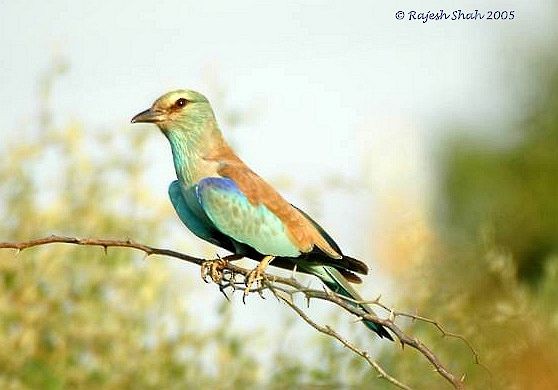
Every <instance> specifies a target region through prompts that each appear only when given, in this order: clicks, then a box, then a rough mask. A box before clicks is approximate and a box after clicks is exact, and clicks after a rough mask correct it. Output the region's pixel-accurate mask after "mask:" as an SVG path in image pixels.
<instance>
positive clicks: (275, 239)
mask: <svg viewBox="0 0 558 390" xmlns="http://www.w3.org/2000/svg"><path fill="white" fill-rule="evenodd" d="M131 122H132V123H151V124H155V125H156V126H157V127H158V128H159V129H160V131H161V132H162V133H163V135H164V136H165V137H166V138H167V140H168V141H169V143H170V149H171V152H172V159H173V163H174V168H175V171H176V176H177V180H174V181H173V182H172V183H171V184H170V186H169V189H168V193H169V197H170V200H171V202H172V205H173V206H174V209H175V210H176V213H177V214H178V217H179V219H180V220H181V221H182V222H183V223H184V225H186V227H187V228H188V229H189V230H190V231H191V232H192V233H194V234H195V235H196V236H197V237H199V238H201V239H202V240H205V241H207V242H209V243H211V244H214V245H216V246H218V247H221V248H224V249H226V250H227V251H229V252H231V253H233V256H234V255H235V256H237V258H242V257H245V258H249V259H253V260H256V261H258V262H259V263H258V266H257V267H256V268H255V269H254V270H253V271H252V272H250V273H249V275H248V277H247V282H246V285H247V287H246V290H245V294H247V292H248V291H249V288H250V285H251V284H252V282H254V281H257V280H261V278H262V277H263V274H264V271H265V269H266V267H267V266H268V265H269V264H272V265H273V266H277V267H280V268H285V269H291V270H293V269H296V270H298V271H301V272H303V273H306V274H311V275H314V276H316V277H318V278H319V279H320V280H321V281H322V282H323V283H324V284H325V286H326V287H327V288H329V289H330V290H331V291H333V292H335V293H337V294H340V295H342V296H345V297H347V298H349V299H350V300H349V301H348V302H351V304H352V305H354V306H359V307H360V308H361V309H362V310H363V311H364V312H366V313H371V314H374V312H373V310H372V308H371V307H370V306H369V305H366V304H364V303H361V302H362V299H361V297H360V296H359V294H358V293H357V291H356V290H355V289H354V288H353V286H351V284H350V283H349V282H352V283H360V282H362V280H361V278H360V277H359V276H358V275H357V274H362V275H366V274H367V273H368V267H367V265H366V264H365V263H364V262H362V261H360V260H357V259H355V258H352V257H349V256H346V255H344V254H343V253H342V251H341V249H340V248H339V246H338V245H337V244H336V243H335V241H334V240H333V239H332V238H331V236H330V235H329V234H328V233H327V232H326V231H325V230H324V229H323V228H322V227H321V226H320V225H319V224H318V223H317V222H316V221H315V220H314V219H312V218H311V217H310V216H309V215H308V214H306V213H305V212H304V211H302V210H301V209H300V208H298V207H296V206H294V205H292V204H291V203H289V202H288V201H287V200H285V198H283V197H282V196H281V195H280V194H279V193H278V192H277V191H276V190H275V189H274V188H273V187H272V186H271V185H270V184H268V183H267V182H266V181H265V180H264V179H262V178H261V177H260V176H258V175H257V174H256V173H255V172H254V171H252V170H251V169H250V168H249V167H248V166H247V165H246V164H245V163H244V162H243V161H242V160H241V159H240V158H239V157H238V156H237V155H236V154H235V152H234V151H233V149H232V148H231V147H230V146H229V144H228V143H227V142H226V140H225V138H224V137H223V134H222V132H221V130H220V128H219V126H218V124H217V120H216V118H215V114H214V111H213V109H212V107H211V104H210V102H209V100H208V99H207V98H206V97H205V96H204V95H202V94H201V93H199V92H196V91H193V90H188V89H180V90H175V91H171V92H168V93H166V94H164V95H162V96H161V97H159V98H158V99H157V100H155V102H154V103H153V104H152V105H151V107H150V108H148V109H147V110H145V111H142V112H140V113H139V114H137V115H135V116H134V117H133V118H132V120H131ZM214 266H215V264H211V265H210V268H211V269H212V270H214ZM363 322H364V324H365V325H366V326H367V327H368V328H369V329H371V330H372V331H374V332H375V333H376V334H377V335H378V336H380V338H387V339H389V340H393V338H392V336H391V335H390V333H388V332H387V330H386V328H385V327H383V326H382V325H381V324H377V323H375V322H373V321H363Z"/></svg>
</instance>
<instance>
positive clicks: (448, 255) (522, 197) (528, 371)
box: [384, 62, 558, 389]
mask: <svg viewBox="0 0 558 390" xmlns="http://www.w3.org/2000/svg"><path fill="white" fill-rule="evenodd" d="M529 76H530V77H531V80H533V79H536V78H537V77H539V80H537V81H538V82H539V84H538V87H537V88H536V89H537V91H538V92H537V93H536V94H535V96H534V97H533V101H531V102H528V103H527V104H523V105H522V111H520V112H522V115H523V116H522V118H521V120H520V121H519V122H518V123H517V124H516V125H514V126H513V128H511V129H509V130H508V131H507V132H504V133H502V132H501V129H497V130H498V131H495V132H494V134H499V135H498V136H499V137H501V138H500V139H496V140H495V139H489V138H488V137H487V136H486V135H484V136H482V135H479V136H477V137H473V136H464V135H463V134H464V132H463V131H462V132H460V133H458V135H457V136H454V137H453V138H451V139H450V140H449V141H447V143H446V145H445V148H444V152H443V153H442V155H441V159H440V161H439V166H440V170H441V175H440V176H441V179H440V183H441V191H440V199H439V202H438V203H437V209H438V217H439V223H438V225H437V227H436V228H435V230H436V232H437V234H436V236H437V237H438V240H437V243H436V244H435V245H434V247H433V248H431V251H430V253H429V255H428V256H427V259H425V260H424V261H423V262H422V263H420V264H419V265H417V266H415V267H414V268H413V269H410V270H409V274H408V275H409V277H408V279H407V280H406V281H401V283H400V284H399V286H400V288H401V289H402V296H403V303H402V305H404V306H405V307H417V308H420V312H421V313H423V314H425V315H427V316H429V317H433V318H436V319H437V320H438V321H439V322H440V323H441V324H443V325H444V326H445V327H446V328H447V329H449V330H452V331H455V332H458V333H461V334H463V335H464V336H466V337H467V339H468V340H470V341H471V342H472V343H473V345H474V346H475V347H476V349H477V351H478V353H479V355H480V358H481V362H482V363H483V364H484V365H486V367H487V368H488V370H489V371H490V372H488V370H486V369H485V368H483V367H480V366H478V365H475V364H473V359H472V356H471V353H470V352H469V351H467V348H466V347H465V346H464V344H463V343H461V342H460V341H459V340H454V339H451V338H441V337H440V334H439V332H438V331H437V330H436V329H434V328H433V327H431V326H429V325H427V324H424V323H420V322H416V323H413V324H411V325H410V330H411V331H412V332H415V333H416V334H417V336H418V337H420V338H421V339H423V340H424V341H425V342H427V343H428V344H429V345H432V346H433V347H434V350H435V351H437V352H438V353H439V354H440V356H441V357H442V360H443V361H445V362H449V366H450V367H451V369H452V370H454V371H455V372H464V373H465V374H466V383H468V384H469V385H471V387H472V388H489V386H492V388H496V389H556V388H558V373H557V371H556V367H558V314H557V313H558V279H557V277H558V63H556V62H545V64H544V68H543V69H542V70H541V71H540V73H538V74H536V75H534V74H531V75H529ZM467 133H476V134H479V133H478V132H474V131H470V130H469V131H467ZM453 134H455V132H454V133H453ZM491 136H494V137H496V135H491ZM411 291H412V293H410V292H411ZM385 355H386V356H385V357H384V358H385V359H389V358H390V357H391V358H392V359H391V361H392V362H393V365H392V366H391V367H390V368H391V369H392V372H395V374H396V375H398V376H401V377H403V378H409V380H410V383H411V384H414V385H416V386H418V387H419V388H431V387H432V386H433V385H435V384H436V383H438V382H435V381H434V380H435V379H434V378H433V377H428V376H424V375H422V374H421V375H417V372H419V373H422V372H425V371H424V370H425V369H426V366H425V363H424V362H423V361H422V359H420V358H418V357H416V358H409V356H407V358H404V357H403V356H399V358H395V357H396V356H397V355H398V354H397V353H394V352H393V351H388V350H386V351H385ZM399 355H400V354H399ZM436 386H443V384H442V383H441V382H440V383H439V384H438V385H436Z"/></svg>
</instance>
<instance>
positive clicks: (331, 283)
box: [309, 266, 393, 341]
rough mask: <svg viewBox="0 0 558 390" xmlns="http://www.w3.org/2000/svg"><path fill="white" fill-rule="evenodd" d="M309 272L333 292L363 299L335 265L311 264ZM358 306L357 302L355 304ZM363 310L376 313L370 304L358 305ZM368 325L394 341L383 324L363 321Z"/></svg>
mask: <svg viewBox="0 0 558 390" xmlns="http://www.w3.org/2000/svg"><path fill="white" fill-rule="evenodd" d="M309 268H310V269H309V272H310V273H311V274H313V275H315V276H317V277H318V278H320V280H321V281H322V282H323V283H324V284H325V285H326V286H327V287H328V288H329V289H330V290H331V291H333V292H335V293H337V294H340V295H344V296H346V297H348V298H351V299H354V300H356V301H359V300H362V298H361V297H360V295H359V294H358V293H357V292H356V290H355V289H354V288H353V287H352V286H351V285H350V284H349V282H347V280H345V278H344V277H343V276H342V275H341V273H340V272H339V271H338V270H337V269H335V268H334V267H330V266H311V267H309ZM355 306H356V304H355ZM358 306H359V307H360V308H361V309H362V310H364V311H365V312H367V313H369V314H374V311H373V310H372V308H371V307H370V306H368V305H363V304H360V305H358ZM363 323H364V325H366V327H367V328H368V329H370V330H372V331H374V332H376V333H377V334H378V336H380V337H382V338H383V337H385V338H387V339H389V340H391V341H393V337H391V335H390V334H389V333H388V331H387V330H386V328H384V327H383V326H382V325H379V324H376V323H374V322H372V321H363Z"/></svg>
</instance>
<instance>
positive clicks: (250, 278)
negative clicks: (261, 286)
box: [242, 256, 275, 302]
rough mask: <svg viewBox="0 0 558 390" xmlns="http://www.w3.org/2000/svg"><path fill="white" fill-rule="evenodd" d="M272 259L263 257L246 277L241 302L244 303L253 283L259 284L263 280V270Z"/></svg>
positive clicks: (271, 257) (272, 257)
mask: <svg viewBox="0 0 558 390" xmlns="http://www.w3.org/2000/svg"><path fill="white" fill-rule="evenodd" d="M274 258H275V256H266V257H264V258H263V259H262V261H260V263H259V264H258V266H257V267H256V268H254V269H253V270H252V271H250V272H249V273H248V275H246V288H245V289H244V295H243V296H242V301H243V302H246V296H247V295H248V293H250V289H251V288H252V285H253V284H254V283H259V282H261V281H262V280H263V279H264V275H265V270H266V268H267V266H268V265H269V263H271V261H272V260H273V259H274Z"/></svg>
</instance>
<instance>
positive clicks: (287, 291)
mask: <svg viewBox="0 0 558 390" xmlns="http://www.w3.org/2000/svg"><path fill="white" fill-rule="evenodd" d="M54 243H66V244H73V245H82V246H98V247H101V248H103V249H104V250H105V252H106V251H107V248H108V247H124V248H133V249H137V250H140V251H142V252H144V253H145V255H146V256H151V255H162V256H167V257H174V258H176V259H180V260H183V261H187V262H189V263H193V264H196V265H199V266H202V269H203V268H205V267H206V265H207V260H204V259H200V258H197V257H193V256H189V255H186V254H183V253H180V252H176V251H173V250H170V249H162V248H155V247H152V246H148V245H145V244H142V243H138V242H134V241H132V240H109V239H95V238H83V239H80V238H74V237H64V236H56V235H52V236H50V237H44V238H40V239H36V240H30V241H22V242H0V248H11V249H15V250H17V251H18V252H19V251H23V250H25V249H28V248H32V247H36V246H42V245H47V244H54ZM238 258H239V257H238V256H236V255H232V256H227V257H224V258H222V259H218V260H219V269H218V271H219V276H218V277H217V278H215V277H214V276H215V271H213V272H212V273H211V275H210V276H211V279H213V281H214V282H215V283H216V284H217V285H218V286H219V289H220V291H221V292H222V293H223V294H225V296H226V293H225V290H226V289H227V288H231V289H232V290H233V291H234V290H244V287H243V282H245V279H246V276H247V275H248V274H249V273H250V270H249V269H246V268H243V267H240V266H237V265H235V264H233V263H232V262H231V261H233V260H237V259H238ZM237 275H240V276H242V277H244V280H243V281H239V280H238V279H237V278H236V276H237ZM264 290H270V291H271V292H272V293H273V294H274V295H275V296H276V297H277V298H278V299H279V300H280V301H283V302H285V303H286V304H287V305H288V306H289V307H290V308H291V309H292V310H294V311H295V312H296V314H298V315H299V316H300V317H301V318H302V319H303V320H304V321H306V322H307V323H308V324H309V325H311V326H312V327H313V328H314V329H316V330H317V331H319V332H321V333H324V334H326V335H328V336H331V337H333V338H335V339H337V340H338V341H339V342H341V344H343V345H344V346H345V347H347V348H348V349H350V350H351V351H353V352H354V353H355V354H357V355H359V356H361V357H362V358H363V359H364V360H366V362H367V363H368V364H369V365H370V366H371V367H373V368H374V369H375V370H376V372H377V373H378V377H380V378H383V379H385V380H387V381H389V382H390V383H392V384H393V385H395V386H397V387H399V388H402V389H410V387H409V386H407V385H405V384H403V383H401V382H400V381H399V380H397V379H395V378H394V377H393V376H391V375H389V374H388V373H387V372H386V371H385V370H384V369H383V368H382V367H381V366H380V365H379V364H378V363H377V362H376V361H374V360H373V359H372V358H371V357H370V355H369V354H368V352H366V351H363V350H360V349H358V348H357V347H356V346H355V345H354V344H352V343H351V342H350V341H348V340H347V339H345V338H343V337H342V336H341V335H340V334H339V333H337V332H336V331H335V330H333V329H332V328H331V327H329V326H322V325H319V324H317V323H316V322H314V321H313V320H312V319H311V318H310V317H308V315H307V314H306V313H305V312H304V311H303V310H302V309H301V308H300V307H298V306H297V305H296V304H295V303H294V301H293V299H292V298H293V295H294V294H303V296H304V297H305V298H306V299H307V300H308V301H310V300H311V299H320V300H324V301H329V302H331V303H333V304H335V305H337V306H339V307H341V308H343V309H344V310H346V311H347V312H349V313H351V314H353V315H355V316H357V318H358V319H359V320H360V321H364V320H366V321H372V322H375V323H377V324H380V325H383V326H384V327H386V328H388V329H389V330H390V331H391V332H392V333H393V334H394V335H395V336H396V337H397V339H398V340H399V342H400V343H401V345H402V346H404V345H408V346H409V347H411V348H414V349H416V350H417V351H418V352H419V353H421V354H422V355H423V356H424V357H425V358H426V359H427V360H428V361H429V362H430V363H431V364H432V366H433V367H434V370H435V371H436V372H438V373H439V374H440V375H441V376H442V377H443V378H445V379H446V380H447V381H448V382H449V383H450V384H451V385H452V386H453V387H454V388H456V389H463V388H464V387H465V385H464V376H462V377H460V378H459V377H457V376H456V375H455V374H453V373H452V372H450V371H449V370H448V369H447V368H446V366H445V365H444V364H443V363H442V362H441V361H440V359H439V358H438V357H437V356H436V355H435V354H434V352H433V351H432V350H431V349H430V348H428V347H427V346H426V345H424V343H422V341H420V340H419V339H418V338H416V337H413V336H411V335H409V334H407V333H405V332H404V331H403V330H402V329H401V328H400V327H399V326H398V325H397V324H396V323H395V320H396V318H397V317H408V318H411V319H413V320H417V321H423V322H426V323H429V324H432V325H433V326H434V327H436V328H437V329H438V330H439V331H440V332H441V334H442V336H447V337H454V338H458V339H460V340H462V341H463V342H465V343H466V345H467V346H468V347H469V349H470V350H471V353H472V355H473V357H474V360H475V362H476V363H477V364H480V363H479V357H478V354H477V352H476V351H475V350H474V349H473V347H472V346H471V344H470V343H469V341H468V340H466V339H465V338H464V337H463V336H461V335H458V334H455V333H451V332H448V331H446V330H445V329H444V328H443V327H442V326H441V325H440V324H439V323H438V322H436V321H434V320H432V319H429V318H426V317H422V316H419V315H416V314H408V313H403V312H400V311H395V310H393V309H391V308H389V307H387V306H386V305H384V304H383V303H381V302H380V299H379V297H378V298H377V299H375V300H372V301H358V302H357V301H354V300H351V299H349V298H346V297H343V296H341V295H338V294H335V293H333V292H330V291H325V290H315V289H310V288H307V287H305V286H304V285H302V284H301V283H300V282H299V281H298V280H297V279H296V278H295V277H294V273H293V276H292V277H290V278H286V277H281V276H276V275H271V274H265V275H264V278H263V280H261V283H260V285H259V287H258V288H252V289H250V291H251V292H258V293H259V294H262V292H263V291H264ZM355 303H367V304H371V305H376V306H378V307H380V308H382V309H384V310H386V311H387V312H388V313H389V317H388V318H387V319H384V318H380V317H378V316H376V315H374V314H369V313H366V312H364V311H363V310H362V309H360V308H359V307H358V306H355Z"/></svg>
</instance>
